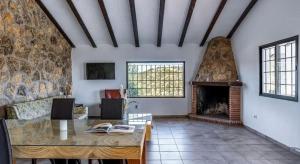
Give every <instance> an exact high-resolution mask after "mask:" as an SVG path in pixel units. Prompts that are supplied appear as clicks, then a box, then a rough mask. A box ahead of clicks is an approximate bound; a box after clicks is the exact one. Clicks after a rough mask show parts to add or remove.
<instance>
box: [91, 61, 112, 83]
mask: <svg viewBox="0 0 300 164" xmlns="http://www.w3.org/2000/svg"><path fill="white" fill-rule="evenodd" d="M86 78H87V80H113V79H115V63H86Z"/></svg>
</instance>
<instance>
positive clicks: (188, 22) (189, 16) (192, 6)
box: [178, 0, 197, 47]
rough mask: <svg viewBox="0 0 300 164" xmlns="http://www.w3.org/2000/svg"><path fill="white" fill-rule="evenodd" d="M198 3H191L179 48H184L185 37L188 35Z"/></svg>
mask: <svg viewBox="0 0 300 164" xmlns="http://www.w3.org/2000/svg"><path fill="white" fill-rule="evenodd" d="M196 2H197V0H191V2H190V6H189V10H188V13H187V16H186V18H185V22H184V26H183V29H182V33H181V36H180V39H179V43H178V46H179V47H182V45H183V42H184V39H185V35H186V32H187V29H188V27H189V24H190V21H191V18H192V15H193V11H194V8H195V4H196Z"/></svg>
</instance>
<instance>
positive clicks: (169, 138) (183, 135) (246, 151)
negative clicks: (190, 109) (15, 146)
mask: <svg viewBox="0 0 300 164" xmlns="http://www.w3.org/2000/svg"><path fill="white" fill-rule="evenodd" d="M147 155H148V156H147V158H148V164H300V156H297V155H295V154H293V153H290V152H288V151H286V150H285V149H283V148H281V147H279V146H277V145H275V144H273V143H271V142H269V141H268V140H266V139H264V138H262V137H260V136H257V135H255V134H253V133H251V132H249V131H248V130H246V129H244V128H241V127H228V126H224V125H218V124H211V123H205V122H200V121H193V120H188V119H157V120H155V122H154V129H153V135H152V141H151V142H150V143H149V144H148V151H147ZM25 163H26V164H27V163H28V161H18V164H25ZM39 163H41V164H46V163H48V161H41V162H39ZM85 163H86V161H83V164H85ZM95 163H96V161H95Z"/></svg>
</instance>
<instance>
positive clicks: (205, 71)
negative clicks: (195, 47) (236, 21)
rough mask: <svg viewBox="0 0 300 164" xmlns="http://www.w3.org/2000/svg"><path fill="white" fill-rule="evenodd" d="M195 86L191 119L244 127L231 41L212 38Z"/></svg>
mask: <svg viewBox="0 0 300 164" xmlns="http://www.w3.org/2000/svg"><path fill="white" fill-rule="evenodd" d="M191 85H192V112H191V114H190V115H189V117H190V118H193V119H200V120H203V121H209V122H215V123H224V124H230V125H238V124H242V122H241V119H240V115H241V90H242V85H243V83H242V82H240V81H239V79H238V75H237V69H236V65H235V61H234V55H233V51H232V48H231V42H230V40H228V39H226V38H224V37H217V38H214V39H212V40H211V41H210V42H209V43H208V46H207V50H206V52H205V54H204V56H203V61H202V63H201V65H200V68H199V70H198V72H197V76H196V78H195V79H194V81H192V82H191Z"/></svg>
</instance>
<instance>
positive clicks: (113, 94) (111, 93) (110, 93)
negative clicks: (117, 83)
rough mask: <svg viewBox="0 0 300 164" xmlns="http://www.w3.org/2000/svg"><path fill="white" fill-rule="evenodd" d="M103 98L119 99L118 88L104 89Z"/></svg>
mask: <svg viewBox="0 0 300 164" xmlns="http://www.w3.org/2000/svg"><path fill="white" fill-rule="evenodd" d="M105 98H106V99H120V98H122V97H121V94H120V90H118V89H111V90H105Z"/></svg>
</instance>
